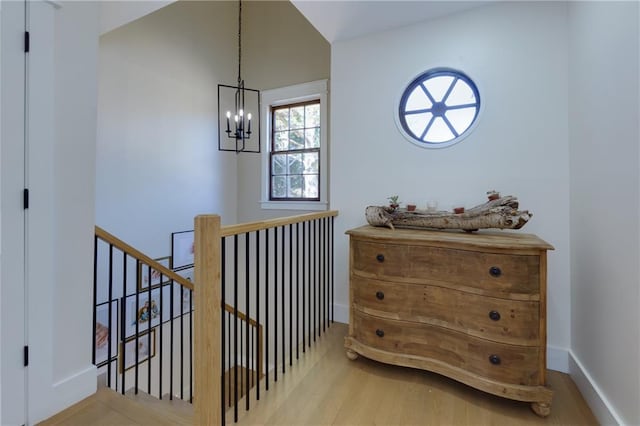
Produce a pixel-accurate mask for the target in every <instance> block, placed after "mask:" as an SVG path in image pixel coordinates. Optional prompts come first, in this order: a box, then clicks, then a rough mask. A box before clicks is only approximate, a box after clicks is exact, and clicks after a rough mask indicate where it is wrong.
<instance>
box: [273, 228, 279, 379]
mask: <svg viewBox="0 0 640 426" xmlns="http://www.w3.org/2000/svg"><path fill="white" fill-rule="evenodd" d="M273 236H274V241H273V258H274V262H273V273H274V279H273V314H274V315H273V324H274V325H273V334H274V339H273V349H274V351H273V362H274V364H273V365H274V369H273V381H274V382H277V381H278V228H273Z"/></svg>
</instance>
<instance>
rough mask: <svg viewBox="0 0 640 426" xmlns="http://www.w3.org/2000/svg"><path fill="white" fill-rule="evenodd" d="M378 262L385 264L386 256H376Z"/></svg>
mask: <svg viewBox="0 0 640 426" xmlns="http://www.w3.org/2000/svg"><path fill="white" fill-rule="evenodd" d="M376 260H377V261H378V262H384V254H379V255H377V256H376Z"/></svg>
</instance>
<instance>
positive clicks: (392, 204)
mask: <svg viewBox="0 0 640 426" xmlns="http://www.w3.org/2000/svg"><path fill="white" fill-rule="evenodd" d="M387 200H389V208H390V209H391V210H392V211H395V210H396V209H397V208H398V207H399V206H400V202H399V201H398V196H397V195H392V196H391V197H387Z"/></svg>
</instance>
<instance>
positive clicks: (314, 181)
mask: <svg viewBox="0 0 640 426" xmlns="http://www.w3.org/2000/svg"><path fill="white" fill-rule="evenodd" d="M304 196H305V197H307V198H318V175H305V176H304Z"/></svg>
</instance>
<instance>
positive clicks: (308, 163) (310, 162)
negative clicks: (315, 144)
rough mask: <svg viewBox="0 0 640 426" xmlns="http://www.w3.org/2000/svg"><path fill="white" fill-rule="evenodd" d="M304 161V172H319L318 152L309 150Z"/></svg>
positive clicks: (304, 155) (303, 158) (304, 156)
mask: <svg viewBox="0 0 640 426" xmlns="http://www.w3.org/2000/svg"><path fill="white" fill-rule="evenodd" d="M302 161H303V163H304V174H309V173H314V174H316V173H318V153H317V152H308V153H305V154H303V156H302Z"/></svg>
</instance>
